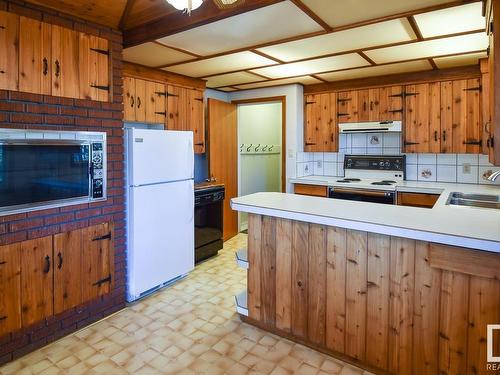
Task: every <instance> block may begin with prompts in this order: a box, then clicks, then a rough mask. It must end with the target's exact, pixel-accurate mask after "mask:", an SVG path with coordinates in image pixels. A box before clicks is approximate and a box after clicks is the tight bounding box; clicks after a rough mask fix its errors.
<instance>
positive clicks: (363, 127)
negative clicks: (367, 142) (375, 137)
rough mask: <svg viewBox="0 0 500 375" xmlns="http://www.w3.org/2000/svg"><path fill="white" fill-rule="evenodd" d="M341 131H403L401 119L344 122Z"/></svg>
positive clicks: (340, 126) (340, 127)
mask: <svg viewBox="0 0 500 375" xmlns="http://www.w3.org/2000/svg"><path fill="white" fill-rule="evenodd" d="M339 131H340V133H392V132H401V121H370V122H344V123H340V124H339Z"/></svg>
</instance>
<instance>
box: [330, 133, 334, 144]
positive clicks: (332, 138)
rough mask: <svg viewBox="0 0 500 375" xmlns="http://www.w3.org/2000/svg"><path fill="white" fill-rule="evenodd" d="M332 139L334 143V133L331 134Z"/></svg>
mask: <svg viewBox="0 0 500 375" xmlns="http://www.w3.org/2000/svg"><path fill="white" fill-rule="evenodd" d="M330 139H331V141H332V142H333V141H334V140H335V139H334V135H333V133H332V134H330Z"/></svg>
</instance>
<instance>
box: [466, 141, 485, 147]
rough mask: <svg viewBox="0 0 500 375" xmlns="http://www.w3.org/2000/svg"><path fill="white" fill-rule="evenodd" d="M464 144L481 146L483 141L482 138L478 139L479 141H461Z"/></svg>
mask: <svg viewBox="0 0 500 375" xmlns="http://www.w3.org/2000/svg"><path fill="white" fill-rule="evenodd" d="M463 144H464V145H475V146H482V145H483V141H482V140H479V141H475V140H474V141H464V142H463Z"/></svg>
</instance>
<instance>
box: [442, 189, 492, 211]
mask: <svg viewBox="0 0 500 375" xmlns="http://www.w3.org/2000/svg"><path fill="white" fill-rule="evenodd" d="M446 204H448V205H454V206H467V207H481V208H496V209H500V195H487V194H466V193H458V192H453V193H451V194H450V196H449V197H448V201H447V202H446Z"/></svg>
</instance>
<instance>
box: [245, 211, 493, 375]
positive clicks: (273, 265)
mask: <svg viewBox="0 0 500 375" xmlns="http://www.w3.org/2000/svg"><path fill="white" fill-rule="evenodd" d="M248 233H249V236H248V252H249V253H248V257H249V271H248V310H249V317H242V319H243V320H244V321H246V322H248V323H250V324H254V325H257V326H259V327H261V328H263V329H266V330H269V331H272V332H274V333H276V334H278V335H281V336H284V337H287V338H289V339H292V340H295V341H297V342H300V343H303V344H305V345H308V346H310V347H312V348H315V349H317V350H320V351H322V352H325V353H328V354H331V355H333V356H336V357H338V358H341V359H344V360H347V361H350V362H352V363H354V364H355V365H357V366H361V367H364V368H366V369H368V370H371V371H374V372H376V373H391V374H402V375H404V374H416V375H417V374H418V375H420V374H450V375H451V374H488V371H487V367H486V359H487V357H486V334H487V331H486V326H487V324H499V323H500V254H496V253H488V252H483V251H479V250H471V249H463V248H457V247H449V246H444V245H440V244H435V243H429V242H424V241H416V240H412V239H407V238H399V237H391V236H386V235H381V234H375V233H367V232H363V231H356V230H349V229H344V228H338V227H328V226H323V225H317V224H309V223H304V222H298V221H292V220H288V219H281V218H274V217H267V216H260V215H254V214H250V215H249V231H248ZM499 346H500V345H499ZM490 373H491V372H490Z"/></svg>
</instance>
